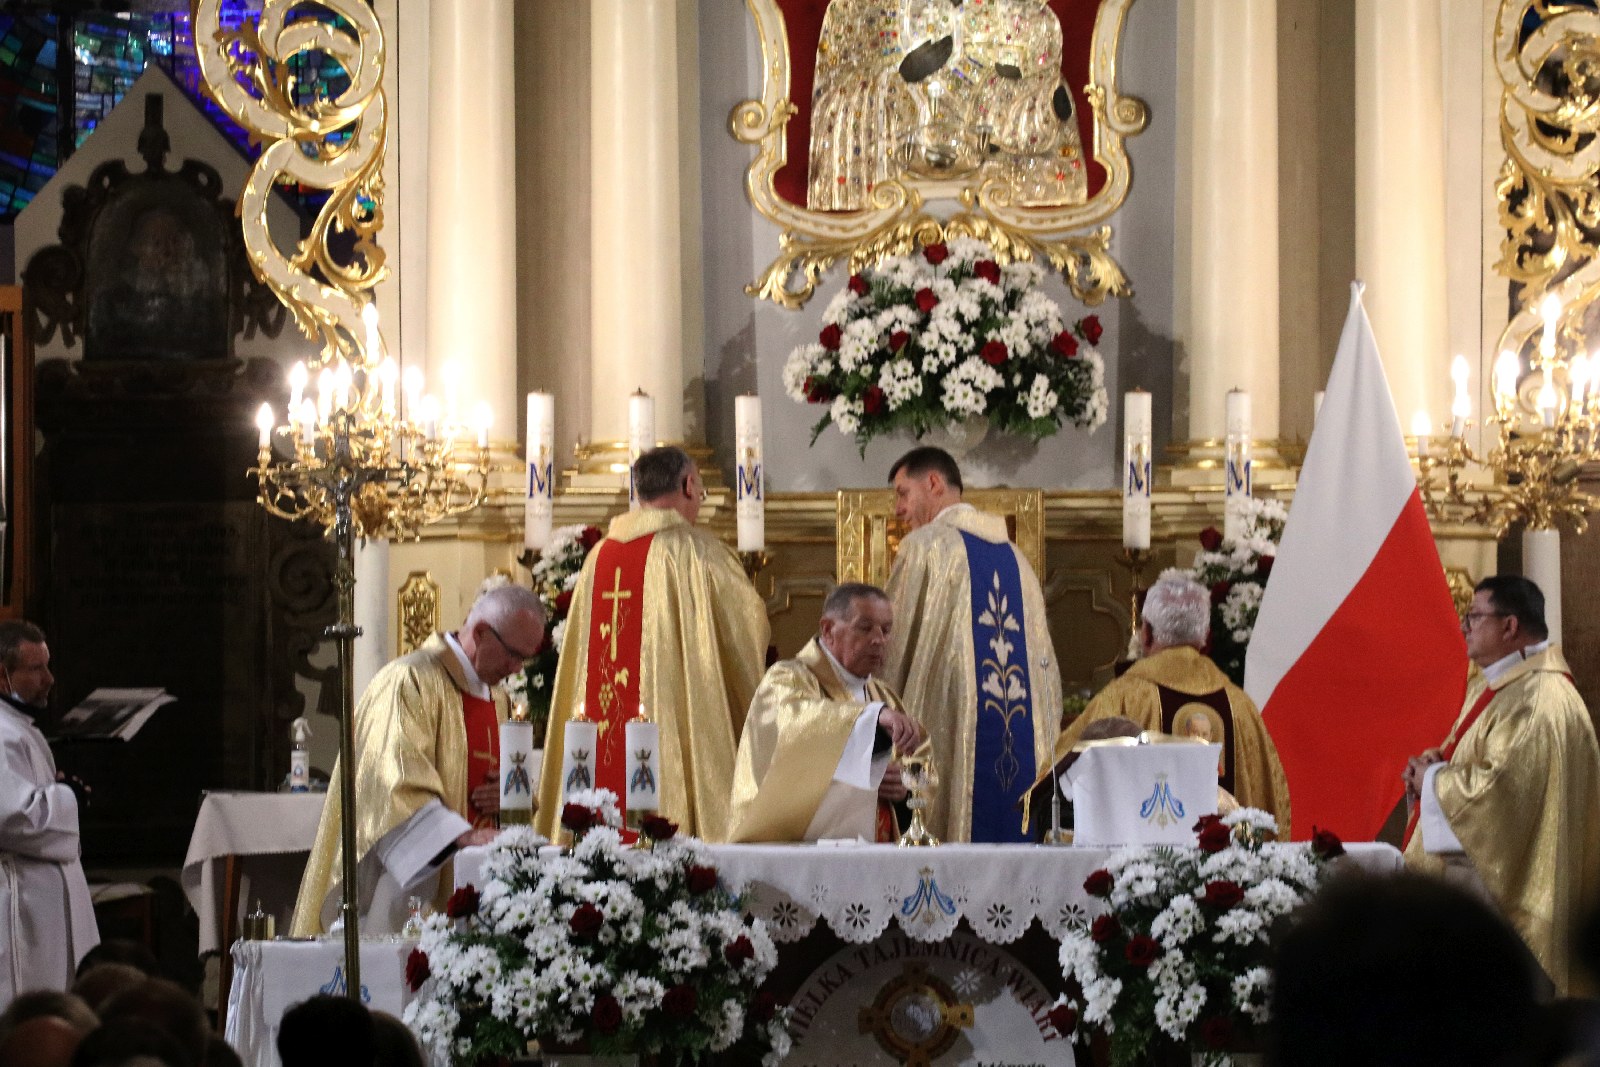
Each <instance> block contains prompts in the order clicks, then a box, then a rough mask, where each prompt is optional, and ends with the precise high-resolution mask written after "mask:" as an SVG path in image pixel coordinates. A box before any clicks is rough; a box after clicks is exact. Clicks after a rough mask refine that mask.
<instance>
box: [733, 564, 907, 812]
mask: <svg viewBox="0 0 1600 1067" xmlns="http://www.w3.org/2000/svg"><path fill="white" fill-rule="evenodd" d="M893 625H894V609H893V608H892V607H891V606H890V604H889V598H888V597H887V596H885V595H884V592H883V590H881V589H879V588H878V587H877V586H873V585H862V584H859V583H847V584H845V585H841V586H839V587H838V588H837V589H835V590H834V591H833V592H832V593H830V594H829V595H828V599H827V602H826V603H825V604H824V605H823V608H822V621H821V623H820V624H819V626H818V631H819V632H818V635H817V636H816V637H814V638H812V639H811V641H810V642H808V643H807V644H806V647H805V648H803V649H801V650H800V655H798V656H797V657H795V658H794V659H787V660H783V661H781V662H779V663H775V664H773V665H772V668H771V669H770V670H768V671H767V674H766V677H764V678H763V679H761V685H760V687H759V688H758V689H757V690H756V695H755V698H754V700H752V701H751V704H750V714H749V716H748V717H747V718H746V719H745V726H744V734H743V735H742V736H741V737H740V739H739V756H738V760H737V762H736V763H735V765H734V774H733V800H732V810H731V823H730V825H731V826H732V830H733V832H732V835H731V836H730V840H733V841H816V840H821V839H823V838H861V839H864V840H868V841H873V840H879V841H883V840H893V838H894V834H895V824H894V816H893V813H892V811H891V810H890V807H889V805H890V803H891V802H893V801H896V800H899V799H902V798H903V797H904V796H905V788H904V786H902V785H901V783H900V776H899V772H898V769H895V770H893V771H891V767H890V757H891V754H892V752H893V751H894V750H899V751H901V752H909V751H912V750H914V749H916V748H917V747H918V746H919V745H921V744H922V742H923V739H924V733H923V730H922V726H921V724H919V723H918V722H917V721H916V720H915V719H913V718H912V717H911V716H910V715H908V714H907V713H906V711H905V709H904V708H903V707H901V705H900V698H899V697H898V696H897V695H896V694H895V693H894V691H893V690H891V689H890V688H889V687H888V686H887V685H885V684H884V683H883V682H882V681H880V680H879V679H878V678H876V677H875V675H876V674H877V672H878V671H879V670H881V669H882V667H883V657H884V653H885V652H886V651H887V650H888V646H889V633H890V630H891V629H892V628H893Z"/></svg>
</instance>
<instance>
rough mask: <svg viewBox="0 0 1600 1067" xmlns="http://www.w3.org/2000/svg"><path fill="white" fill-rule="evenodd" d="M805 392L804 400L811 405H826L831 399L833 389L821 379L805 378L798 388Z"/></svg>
mask: <svg viewBox="0 0 1600 1067" xmlns="http://www.w3.org/2000/svg"><path fill="white" fill-rule="evenodd" d="M800 388H801V389H803V390H804V391H805V394H806V400H807V401H808V402H809V403H812V404H826V403H828V402H829V401H830V400H832V399H833V389H832V388H831V387H830V386H829V385H828V383H827V382H825V381H823V380H822V379H821V378H814V377H811V376H809V375H808V376H807V377H806V380H805V384H804V385H802V386H801V387H800Z"/></svg>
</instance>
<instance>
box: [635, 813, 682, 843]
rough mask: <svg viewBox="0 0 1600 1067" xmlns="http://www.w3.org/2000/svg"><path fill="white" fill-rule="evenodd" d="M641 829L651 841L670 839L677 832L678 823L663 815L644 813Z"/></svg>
mask: <svg viewBox="0 0 1600 1067" xmlns="http://www.w3.org/2000/svg"><path fill="white" fill-rule="evenodd" d="M642 829H643V830H644V836H646V837H648V838H649V839H650V840H652V841H671V840H672V839H673V837H674V836H676V834H677V833H678V824H677V823H675V822H673V821H672V820H671V819H669V818H667V817H666V816H664V815H646V816H645V817H644V826H643V827H642Z"/></svg>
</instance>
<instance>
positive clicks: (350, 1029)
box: [278, 995, 377, 1067]
mask: <svg viewBox="0 0 1600 1067" xmlns="http://www.w3.org/2000/svg"><path fill="white" fill-rule="evenodd" d="M376 1055H377V1044H376V1040H375V1039H374V1037H373V1024H372V1013H371V1012H369V1011H368V1010H367V1009H366V1007H365V1006H364V1005H362V1004H360V1003H357V1002H356V1001H354V1000H351V999H350V998H349V997H334V996H327V995H321V996H315V997H312V998H310V999H309V1000H302V1001H301V1002H300V1003H298V1004H296V1005H295V1006H294V1007H292V1008H290V1009H289V1010H288V1011H286V1012H284V1013H283V1021H282V1022H281V1023H279V1024H278V1059H279V1060H280V1061H281V1062H282V1064H283V1067H322V1065H323V1064H334V1063H336V1064H340V1065H341V1067H372V1064H373V1061H374V1059H375V1057H376Z"/></svg>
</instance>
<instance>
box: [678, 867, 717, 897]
mask: <svg viewBox="0 0 1600 1067" xmlns="http://www.w3.org/2000/svg"><path fill="white" fill-rule="evenodd" d="M685 877H686V878H687V880H688V883H689V892H691V893H693V894H695V895H696V896H699V895H700V894H701V893H709V892H711V891H712V890H713V889H715V888H717V869H716V868H715V867H701V866H699V865H696V866H693V867H690V868H689V873H688V874H687V875H686V876H685Z"/></svg>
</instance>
